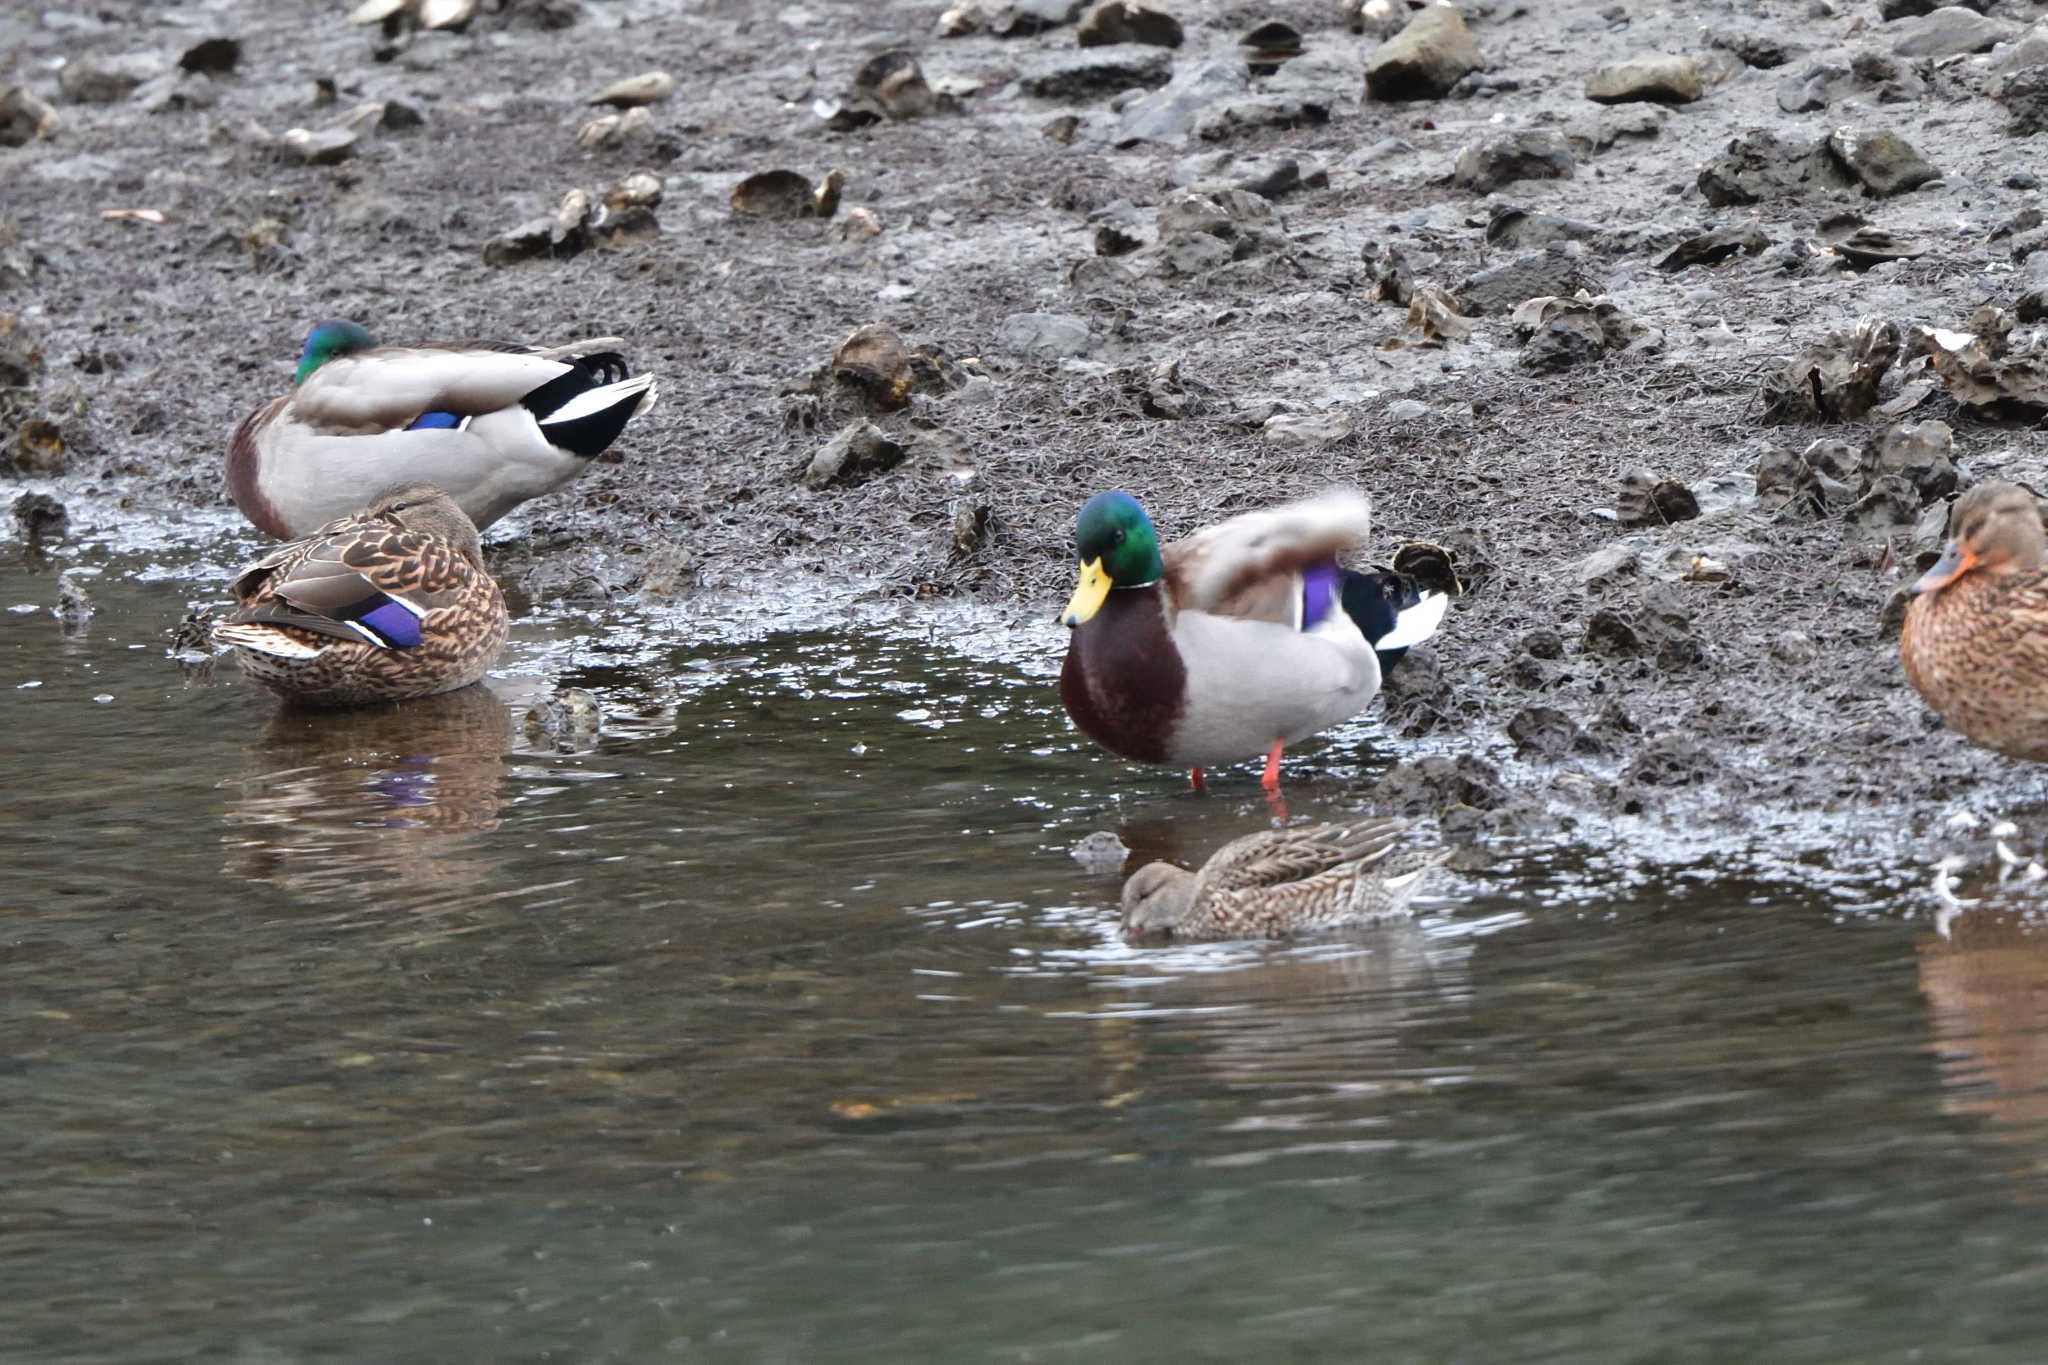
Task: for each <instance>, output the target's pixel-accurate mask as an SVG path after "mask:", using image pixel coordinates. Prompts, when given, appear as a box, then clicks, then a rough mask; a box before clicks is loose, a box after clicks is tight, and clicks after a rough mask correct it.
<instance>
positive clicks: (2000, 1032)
mask: <svg viewBox="0 0 2048 1365" xmlns="http://www.w3.org/2000/svg"><path fill="white" fill-rule="evenodd" d="M1918 947H1919V969H1920V988H1921V990H1922V992H1924V993H1925V995H1926V997H1927V1002H1928V1006H1929V1010H1930V1013H1931V1015H1932V1022H1933V1025H1934V1034H1935V1038H1936V1039H1937V1040H1938V1041H1939V1043H1940V1046H1941V1050H1942V1053H1943V1066H1942V1079H1943V1081H1944V1083H1945V1086H1946V1089H1945V1091H1944V1093H1943V1096H1942V1105H1943V1107H1944V1108H1945V1109H1947V1110H1948V1111H1949V1112H1951V1113H1960V1114H1979V1115H1983V1116H1985V1117H1987V1118H1990V1119H1993V1120H1995V1121H1996V1122H1997V1123H1998V1125H1999V1127H2000V1130H2001V1132H2002V1134H2003V1135H2004V1136H2006V1137H2008V1138H2009V1139H2010V1140H2012V1141H2013V1142H2015V1143H2024V1144H2025V1145H2026V1146H2027V1147H2028V1148H2029V1149H2030V1151H2031V1155H2030V1156H2029V1159H2028V1163H2027V1164H2028V1166H2029V1168H2030V1169H2032V1170H2033V1171H2035V1172H2039V1171H2042V1170H2048V924H2044V923H2043V922H2041V921H2040V920H2039V919H2036V918H2032V917H2030V916H2028V915H2026V914H2023V913H2020V912H2016V911H2009V910H1996V909H1992V908H1990V907H1984V908H1979V909H1974V910H1970V911H1968V912H1966V913H1964V914H1960V915H1957V916H1955V917H1954V919H1953V920H1951V921H1950V922H1949V924H1948V934H1947V936H1946V937H1942V936H1938V935H1934V934H1929V935H1926V936H1925V937H1923V938H1922V939H1921V941H1920V943H1919V945H1918Z"/></svg>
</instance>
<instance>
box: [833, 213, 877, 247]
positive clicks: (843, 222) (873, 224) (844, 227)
mask: <svg viewBox="0 0 2048 1365" xmlns="http://www.w3.org/2000/svg"><path fill="white" fill-rule="evenodd" d="M835 235H836V236H837V237H838V238H839V240H840V241H842V242H864V241H866V240H868V239H869V238H871V237H879V236H881V235H882V220H881V219H880V218H877V217H876V216H875V211H874V210H873V209H870V208H851V209H848V210H847V211H846V216H845V217H844V218H842V219H840V220H839V227H838V228H837V230H836V233H835Z"/></svg>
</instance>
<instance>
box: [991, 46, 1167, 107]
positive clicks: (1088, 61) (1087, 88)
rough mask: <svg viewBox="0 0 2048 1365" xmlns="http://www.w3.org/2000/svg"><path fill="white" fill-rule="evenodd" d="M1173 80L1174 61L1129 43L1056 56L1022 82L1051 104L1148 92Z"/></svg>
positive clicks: (1156, 50) (1028, 70)
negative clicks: (1135, 90) (1124, 92)
mask: <svg viewBox="0 0 2048 1365" xmlns="http://www.w3.org/2000/svg"><path fill="white" fill-rule="evenodd" d="M1172 79H1173V58H1172V57H1170V56H1168V55H1167V54H1166V53H1165V52H1164V51H1162V50H1160V49H1159V48H1156V47H1147V46H1144V45H1143V44H1140V43H1125V44H1122V45H1121V46H1117V47H1092V48H1088V49H1086V50H1084V51H1080V52H1054V53H1049V54H1047V55H1046V56H1045V57H1044V58H1043V59H1041V60H1039V61H1036V62H1034V63H1033V64H1032V65H1030V66H1029V67H1027V68H1026V69H1025V72H1024V74H1023V75H1022V76H1020V77H1019V78H1018V82H1017V84H1018V86H1019V88H1020V89H1022V90H1023V91H1024V93H1025V94H1027V95H1036V96H1037V97H1038V98H1040V99H1048V100H1084V99H1092V98H1095V97H1098V96H1101V95H1106V94H1111V93H1114V92H1116V91H1119V90H1129V89H1131V88H1132V87H1134V86H1142V87H1145V88H1147V89H1149V88H1151V87H1153V86H1161V85H1165V84H1166V83H1167V82H1168V81H1170V80H1172Z"/></svg>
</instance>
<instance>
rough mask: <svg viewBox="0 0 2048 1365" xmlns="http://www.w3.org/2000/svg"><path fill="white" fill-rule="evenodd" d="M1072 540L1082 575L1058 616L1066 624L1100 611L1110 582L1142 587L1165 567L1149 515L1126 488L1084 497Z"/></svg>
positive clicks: (1114, 585) (1161, 574) (1157, 577)
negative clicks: (1064, 609) (1084, 501)
mask: <svg viewBox="0 0 2048 1365" xmlns="http://www.w3.org/2000/svg"><path fill="white" fill-rule="evenodd" d="M1074 545H1075V548H1076V549H1077V550H1078V551H1079V552H1080V558H1081V581H1080V582H1079V583H1078V584H1076V585H1075V588H1074V596H1073V600H1072V601H1070V602H1068V603H1067V610H1066V612H1065V613H1064V615H1063V616H1062V618H1061V619H1063V620H1064V621H1065V622H1066V623H1067V624H1068V625H1070V626H1078V625H1080V624H1081V623H1082V622H1084V621H1086V620H1087V619H1088V618H1089V617H1091V616H1093V615H1095V613H1096V612H1098V611H1100V610H1101V609H1102V604H1103V602H1104V601H1106V600H1107V599H1108V597H1109V591H1110V589H1111V588H1142V587H1144V586H1145V585H1146V584H1148V583H1157V582H1158V581H1159V580H1160V579H1161V578H1162V577H1164V576H1165V573H1166V566H1165V564H1164V563H1162V562H1161V560H1160V558H1159V535H1158V533H1157V532H1155V531H1154V530H1153V529H1152V519H1151V518H1150V517H1148V516H1146V515H1145V509H1144V508H1142V507H1140V506H1138V500H1137V499H1136V498H1134V497H1132V496H1131V495H1130V494H1129V493H1125V492H1121V491H1117V492H1110V493H1097V494H1096V495H1095V496H1094V497H1092V498H1090V499H1088V501H1087V503H1086V504H1084V505H1083V506H1082V508H1081V515H1080V517H1079V518H1078V519H1077V520H1076V521H1075V523H1074Z"/></svg>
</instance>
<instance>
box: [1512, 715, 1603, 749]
mask: <svg viewBox="0 0 2048 1365" xmlns="http://www.w3.org/2000/svg"><path fill="white" fill-rule="evenodd" d="M1507 730H1508V738H1509V739H1511V740H1513V741H1514V745H1515V754H1516V755H1517V756H1518V757H1521V758H1531V757H1534V758H1547V759H1557V758H1563V757H1565V756H1566V755H1567V754H1570V753H1573V752H1574V751H1578V750H1586V749H1594V748H1597V747H1598V746H1596V745H1595V744H1594V743H1593V742H1592V739H1591V737H1590V736H1588V735H1587V734H1586V732H1585V731H1584V730H1582V729H1580V728H1579V723H1578V722H1577V721H1575V720H1573V719H1572V718H1571V717H1570V716H1568V715H1566V714H1565V713H1564V712H1562V711H1560V710H1558V709H1557V708H1556V707H1554V706H1525V707H1523V708H1522V709H1521V710H1519V711H1517V712H1515V714H1514V715H1513V716H1512V717H1510V718H1509V720H1508V726H1507Z"/></svg>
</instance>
